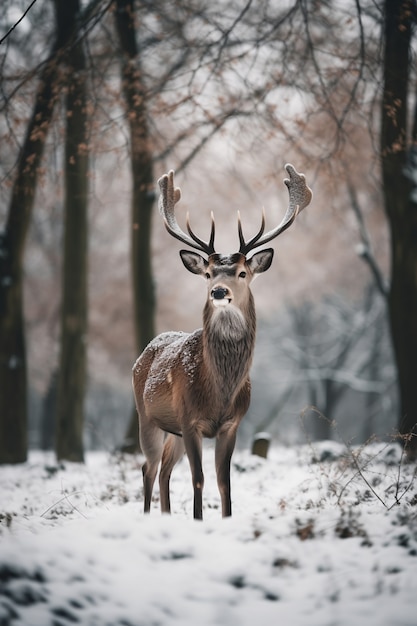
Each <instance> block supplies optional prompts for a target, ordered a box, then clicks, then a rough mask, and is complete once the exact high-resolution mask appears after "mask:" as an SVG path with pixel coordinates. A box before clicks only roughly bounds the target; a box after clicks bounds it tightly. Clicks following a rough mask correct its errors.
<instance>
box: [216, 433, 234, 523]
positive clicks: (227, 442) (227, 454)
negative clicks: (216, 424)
mask: <svg viewBox="0 0 417 626" xmlns="http://www.w3.org/2000/svg"><path fill="white" fill-rule="evenodd" d="M236 431H237V428H236V426H235V425H233V424H225V425H224V426H223V427H222V429H221V430H220V432H219V434H218V435H217V441H216V453H215V458H216V474H217V485H218V487H219V492H220V497H221V501H222V517H230V516H231V515H232V501H231V497H230V462H231V459H232V454H233V450H234V449H235V443H236Z"/></svg>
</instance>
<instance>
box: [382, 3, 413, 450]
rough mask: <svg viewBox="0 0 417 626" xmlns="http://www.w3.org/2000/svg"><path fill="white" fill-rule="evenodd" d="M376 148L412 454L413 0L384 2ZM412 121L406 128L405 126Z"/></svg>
mask: <svg viewBox="0 0 417 626" xmlns="http://www.w3.org/2000/svg"><path fill="white" fill-rule="evenodd" d="M384 10H385V17H384V86H383V97H382V106H381V137H380V152H381V161H382V184H383V195H384V205H385V212H386V215H387V218H388V221H389V225H390V231H391V286H390V292H389V312H390V322H391V334H392V340H393V345H394V352H395V358H396V363H397V368H398V380H399V389H400V415H399V431H400V433H402V434H403V435H404V436H405V437H406V439H405V441H406V444H407V450H408V452H409V454H410V457H412V458H416V457H417V390H416V380H415V373H416V372H417V239H416V237H417V182H416V181H417V177H416V172H417V149H416V145H417V107H416V108H415V112H414V124H411V125H410V124H409V101H410V79H411V68H412V62H413V61H412V52H411V44H412V33H413V27H414V26H415V19H416V4H415V2H414V1H413V0H385V2H384ZM409 127H411V131H409V130H408V129H409Z"/></svg>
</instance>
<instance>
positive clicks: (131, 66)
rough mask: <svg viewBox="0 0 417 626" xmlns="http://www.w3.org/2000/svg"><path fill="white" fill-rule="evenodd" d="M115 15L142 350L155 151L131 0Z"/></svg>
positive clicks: (149, 303) (132, 431) (149, 288)
mask: <svg viewBox="0 0 417 626" xmlns="http://www.w3.org/2000/svg"><path fill="white" fill-rule="evenodd" d="M115 17H116V27H117V33H118V36H119V45H120V51H121V71H122V88H123V94H124V99H125V108H126V113H127V120H128V124H129V133H130V163H131V173H132V200H131V207H132V208H131V212H132V213H131V215H132V230H131V242H132V244H131V245H132V247H131V260H132V279H133V283H132V289H133V303H134V328H135V339H136V349H137V351H138V353H140V352H142V350H144V348H145V346H146V345H147V344H148V343H149V341H150V340H151V339H152V338H153V337H154V335H155V326H154V317H155V296H154V286H153V278H152V267H151V226H152V207H153V203H154V176H153V153H152V145H151V137H150V132H149V128H148V112H147V100H148V91H147V88H146V86H145V84H144V75H143V71H142V67H141V60H140V56H139V50H138V44H137V42H136V37H137V33H136V27H135V7H134V2H133V0H117V2H116V12H115ZM126 439H127V441H126V449H128V450H136V449H137V448H138V446H139V427H138V419H137V414H136V410H135V409H133V411H132V417H131V420H130V425H129V428H128V432H127V435H126Z"/></svg>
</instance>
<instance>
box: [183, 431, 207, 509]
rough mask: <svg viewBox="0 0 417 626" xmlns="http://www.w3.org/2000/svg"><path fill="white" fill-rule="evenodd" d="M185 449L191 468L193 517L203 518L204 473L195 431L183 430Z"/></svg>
mask: <svg viewBox="0 0 417 626" xmlns="http://www.w3.org/2000/svg"><path fill="white" fill-rule="evenodd" d="M183 439H184V445H185V451H186V453H187V456H188V461H189V463H190V468H191V476H192V480H193V488H194V519H203V487H204V475H203V466H202V462H201V437H200V436H199V435H198V434H197V433H195V432H192V433H185V432H184V431H183Z"/></svg>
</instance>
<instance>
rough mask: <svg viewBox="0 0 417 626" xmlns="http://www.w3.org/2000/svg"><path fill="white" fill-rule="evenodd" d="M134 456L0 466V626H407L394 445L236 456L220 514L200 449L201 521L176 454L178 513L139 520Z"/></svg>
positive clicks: (404, 501) (402, 469)
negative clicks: (227, 509)
mask: <svg viewBox="0 0 417 626" xmlns="http://www.w3.org/2000/svg"><path fill="white" fill-rule="evenodd" d="M141 462H142V458H140V457H136V458H135V457H129V456H126V457H123V456H112V455H109V454H106V453H98V452H94V453H88V454H87V460H86V463H85V465H77V464H70V463H66V464H65V465H64V466H58V465H56V463H55V462H54V459H53V457H51V456H50V455H48V454H45V453H40V452H32V453H31V454H30V457H29V461H28V462H27V463H26V464H23V465H20V466H3V467H0V624H2V625H3V624H4V625H8V624H10V625H12V626H23V625H25V626H49V625H50V626H67V625H70V624H77V623H78V624H82V625H88V626H99V625H100V626H103V625H104V626H116V625H117V626H151V625H152V626H154V625H169V626H171V625H172V626H176V625H178V626H180V625H181V626H187V625H189V626H195V625H196V624H199V625H200V626H205V625H209V624H213V625H214V624H217V625H230V626H231V625H233V626H234V625H237V624H239V626H253V624H257V623H259V624H262V625H266V626H268V625H269V624H271V625H272V624H274V625H275V624H279V623H282V624H284V625H287V624H291V626H298V625H305V624H308V625H309V626H339V625H340V626H348V625H349V626H350V625H354V624H355V625H356V624H360V625H362V624H365V623H366V624H367V625H370V626H415V624H416V623H417V610H416V609H417V605H416V582H415V581H416V575H417V517H416V513H417V488H416V485H415V483H414V482H413V479H414V476H415V469H416V468H415V465H413V464H406V463H405V461H404V458H403V457H402V455H401V450H400V448H399V447H397V446H396V445H394V444H389V445H387V444H385V445H383V444H376V443H375V444H372V445H368V446H366V447H364V448H355V449H350V448H348V447H346V446H343V445H341V444H336V443H330V442H324V443H321V444H317V445H316V444H315V445H314V447H313V446H301V447H292V448H289V447H286V448H284V447H280V446H277V445H272V446H271V449H270V455H269V458H268V459H261V458H258V457H255V456H251V455H250V454H249V453H248V452H244V451H237V452H236V453H235V455H234V457H233V461H232V496H233V506H234V510H233V517H232V518H229V519H225V520H222V519H221V517H220V501H219V495H218V493H217V487H216V481H215V474H214V461H213V448H212V446H211V445H208V446H207V447H205V453H204V469H205V479H206V480H205V491H204V505H205V508H204V516H205V519H204V521H203V522H196V521H194V520H193V519H192V518H191V515H192V513H191V511H192V489H191V483H190V475H189V468H188V464H187V462H186V460H185V459H184V460H183V461H182V462H181V463H180V464H179V465H178V466H177V467H176V468H175V470H174V473H173V477H172V498H171V501H172V509H173V515H172V516H162V515H161V514H160V512H159V508H158V507H159V503H158V491H157V489H156V490H155V491H156V492H155V495H154V502H153V508H152V511H151V514H150V515H148V516H145V515H144V514H143V512H142V506H143V503H142V487H141V472H140V464H141Z"/></svg>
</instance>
